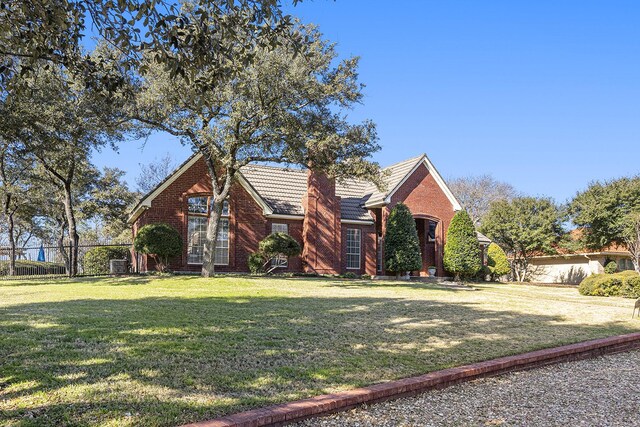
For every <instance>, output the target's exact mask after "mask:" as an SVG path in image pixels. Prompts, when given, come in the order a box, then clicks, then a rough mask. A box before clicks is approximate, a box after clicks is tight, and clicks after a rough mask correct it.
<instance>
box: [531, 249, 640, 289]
mask: <svg viewBox="0 0 640 427" xmlns="http://www.w3.org/2000/svg"><path fill="white" fill-rule="evenodd" d="M615 249H616V250H603V251H599V252H584V253H575V254H565V255H544V256H536V257H533V258H531V260H530V264H529V265H530V271H531V275H532V280H533V281H535V282H540V283H564V284H575V285H577V284H579V283H580V282H581V281H582V279H584V278H585V277H587V276H590V275H591V274H596V273H604V267H605V266H606V265H607V264H608V263H609V262H611V261H615V262H616V263H617V264H618V270H619V271H622V270H633V262H632V261H631V254H630V253H629V252H627V251H625V250H622V249H620V248H615Z"/></svg>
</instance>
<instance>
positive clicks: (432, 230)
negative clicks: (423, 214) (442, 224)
mask: <svg viewBox="0 0 640 427" xmlns="http://www.w3.org/2000/svg"><path fill="white" fill-rule="evenodd" d="M436 227H438V223H437V222H435V221H429V233H428V234H427V241H428V242H435V241H436Z"/></svg>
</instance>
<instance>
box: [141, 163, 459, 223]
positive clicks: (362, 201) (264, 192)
mask: <svg viewBox="0 0 640 427" xmlns="http://www.w3.org/2000/svg"><path fill="white" fill-rule="evenodd" d="M201 157H202V155H201V154H194V155H193V156H191V157H190V158H189V159H188V160H187V161H185V162H184V163H183V164H182V165H180V166H179V167H178V168H177V169H176V170H175V171H174V172H173V173H172V174H171V175H169V176H168V177H167V178H166V179H165V180H164V181H162V182H161V183H160V184H158V186H157V187H156V188H155V189H154V190H153V191H151V192H150V193H148V194H147V195H145V196H144V197H143V198H142V199H141V201H140V202H139V203H138V204H137V205H136V207H135V208H134V209H133V211H132V214H131V216H130V218H129V223H133V222H134V221H135V220H136V219H137V218H138V216H140V214H141V213H142V212H143V211H144V209H146V208H149V207H151V202H152V201H153V199H155V198H156V197H157V196H158V195H159V194H160V193H162V191H164V190H165V189H166V188H167V187H168V186H169V185H171V183H173V182H174V181H175V180H176V179H177V178H178V177H179V176H180V175H182V174H183V173H185V172H186V171H187V170H188V169H189V168H190V167H191V166H193V164H195V163H196V162H197V161H198V160H200V159H201ZM422 164H424V165H425V166H426V167H427V169H428V170H429V172H430V173H431V174H432V175H433V177H434V179H435V180H436V182H437V183H438V185H439V186H440V188H441V189H442V190H443V192H444V193H445V194H446V195H447V197H448V198H449V200H450V201H451V204H452V205H453V208H454V210H459V209H461V207H460V203H458V201H457V200H456V198H455V197H454V196H453V193H451V191H450V190H449V188H448V187H447V185H446V184H445V182H444V180H443V179H442V177H441V176H440V174H439V173H438V171H437V170H436V169H435V167H433V164H432V163H431V162H430V161H429V158H428V157H427V156H426V155H425V154H423V155H421V156H417V157H413V158H411V159H408V160H405V161H402V162H400V163H396V164H394V165H391V166H389V167H386V168H384V172H385V175H386V178H385V180H386V184H387V189H386V191H385V192H381V191H380V190H378V188H377V187H376V186H375V185H374V184H372V183H370V182H367V181H361V180H356V179H350V180H346V181H344V182H337V183H336V195H337V196H340V198H341V212H342V220H343V221H366V222H371V221H373V218H372V217H371V215H370V214H369V211H368V208H369V207H374V206H375V207H378V206H384V205H386V204H388V203H389V200H390V198H391V196H392V195H393V194H394V193H395V192H396V191H397V190H398V188H400V186H401V185H402V184H403V183H404V182H405V181H406V180H407V179H408V178H409V176H411V174H412V173H413V172H414V171H415V170H416V169H417V168H418V167H419V166H420V165H422ZM238 181H239V183H240V184H241V185H242V186H243V187H244V188H245V189H246V190H247V191H248V192H249V194H251V196H252V197H253V198H254V199H255V200H256V202H257V203H258V204H259V205H260V206H261V207H262V208H263V212H264V214H265V215H266V216H274V215H275V216H282V215H286V216H292V217H302V216H303V215H304V211H303V207H302V199H303V197H304V196H305V194H306V192H307V172H306V171H305V170H302V169H295V168H286V167H276V166H266V165H256V164H252V165H247V166H244V167H243V168H242V169H240V174H239V177H238Z"/></svg>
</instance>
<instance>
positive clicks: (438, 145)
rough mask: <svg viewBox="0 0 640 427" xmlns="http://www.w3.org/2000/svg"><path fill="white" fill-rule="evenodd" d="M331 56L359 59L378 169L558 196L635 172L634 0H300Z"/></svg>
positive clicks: (638, 56)
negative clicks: (417, 170)
mask: <svg viewBox="0 0 640 427" xmlns="http://www.w3.org/2000/svg"><path fill="white" fill-rule="evenodd" d="M288 10H289V11H290V12H291V13H292V14H294V15H297V16H299V17H301V18H302V20H303V21H304V22H311V23H315V24H317V25H318V26H319V27H320V30H321V31H322V32H323V33H324V34H325V37H326V38H328V39H329V40H332V41H335V42H337V43H338V51H339V52H340V54H341V55H344V56H350V55H358V56H360V57H361V64H360V80H361V81H362V82H363V83H365V84H366V86H367V87H366V89H365V94H366V97H365V100H364V104H363V105H362V106H360V107H358V108H357V109H355V110H354V111H352V112H351V113H350V117H351V118H352V119H353V120H362V119H363V118H370V119H372V120H374V121H375V122H376V123H377V125H378V132H379V136H380V143H381V145H382V147H383V148H382V151H381V152H379V153H378V154H377V155H376V156H375V160H377V161H379V162H380V163H381V164H382V165H388V164H391V163H394V162H396V161H399V160H402V159H405V158H408V157H412V156H415V155H417V154H420V153H422V152H425V153H427V154H428V155H429V157H430V158H431V160H432V161H433V162H434V164H435V165H436V167H437V168H438V169H439V171H440V173H441V174H442V175H443V176H444V177H445V178H451V177H458V176H466V175H479V174H485V173H488V174H491V175H493V176H494V177H495V178H496V179H499V180H502V181H506V182H509V183H511V184H512V185H513V186H515V187H516V188H517V189H518V190H520V191H522V192H523V193H526V194H531V195H545V196H551V197H553V198H555V199H556V200H557V201H558V202H563V201H565V200H566V199H568V198H571V197H572V196H573V195H574V194H575V193H576V191H578V190H581V189H584V188H585V187H586V185H587V184H588V183H589V182H590V181H592V180H597V179H608V178H614V177H619V176H623V175H635V174H638V173H640V1H637V0H634V1H622V0H617V1H590V0H572V1H570V0H561V1H560V0H548V1H542V0H537V1H528V2H522V1H518V2H515V1H498V0H490V1H489V0H486V1H477V0H467V1H460V0H446V1H445V0H440V1H435V0H424V1H407V0H404V1H388V0H387V1H378V0H369V1H366V0H336V1H332V0H313V1H311V0H306V1H304V2H303V3H302V4H301V5H299V6H296V7H290V8H288ZM142 146H143V143H142V142H141V141H135V142H129V143H126V144H122V146H121V148H120V154H118V155H116V154H114V153H113V152H111V151H105V152H103V153H100V154H98V155H96V157H95V160H96V163H97V164H99V165H101V166H102V165H109V166H117V167H120V168H122V169H125V170H126V171H127V172H128V175H127V178H128V179H129V181H130V183H131V184H133V181H134V178H135V176H136V175H137V168H138V164H139V163H146V162H148V161H149V160H151V159H153V158H154V157H161V156H162V155H163V154H164V153H166V152H170V153H171V154H172V155H173V156H174V157H175V159H176V163H180V162H182V161H183V160H184V159H186V157H187V156H188V155H189V153H190V149H189V148H187V147H182V146H180V144H179V143H178V142H177V141H176V140H175V139H174V138H172V137H170V136H168V135H163V134H158V135H154V136H153V137H151V138H150V139H149V141H147V143H146V146H145V147H144V149H142Z"/></svg>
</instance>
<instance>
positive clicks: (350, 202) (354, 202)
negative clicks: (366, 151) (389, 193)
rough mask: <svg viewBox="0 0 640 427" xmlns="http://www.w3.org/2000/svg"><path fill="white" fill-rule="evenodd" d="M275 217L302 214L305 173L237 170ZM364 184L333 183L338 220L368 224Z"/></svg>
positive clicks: (251, 168) (256, 168)
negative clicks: (358, 221)
mask: <svg viewBox="0 0 640 427" xmlns="http://www.w3.org/2000/svg"><path fill="white" fill-rule="evenodd" d="M240 173H242V176H244V178H245V179H246V180H247V182H249V184H250V185H251V186H252V187H253V188H254V189H255V190H256V192H257V193H258V194H259V195H260V197H262V198H263V200H264V201H265V202H267V204H268V205H269V206H270V207H271V208H272V209H273V213H275V214H284V215H304V211H303V209H302V198H303V197H304V196H305V194H306V193H307V172H306V170H302V169H293V168H283V167H275V166H264V165H255V164H252V165H248V166H245V167H243V168H242V169H241V170H240ZM369 185H370V184H369V183H368V182H365V181H357V180H348V181H345V182H342V183H340V182H338V183H336V195H337V196H340V197H341V206H340V207H341V212H342V219H351V220H361V221H372V220H373V218H371V215H369V212H368V211H367V210H366V209H365V208H364V207H363V205H364V200H365V199H366V198H365V189H366V188H368V187H369Z"/></svg>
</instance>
